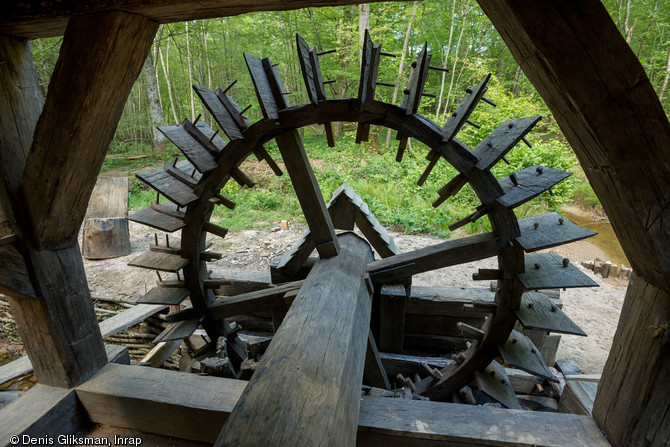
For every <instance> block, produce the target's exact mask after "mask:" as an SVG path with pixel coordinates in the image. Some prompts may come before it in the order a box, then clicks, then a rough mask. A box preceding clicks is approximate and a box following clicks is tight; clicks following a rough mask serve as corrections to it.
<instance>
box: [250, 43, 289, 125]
mask: <svg viewBox="0 0 670 447" xmlns="http://www.w3.org/2000/svg"><path fill="white" fill-rule="evenodd" d="M244 60H245V61H246V63H247V68H248V69H249V74H250V75H251V80H252V81H253V83H254V89H255V90H256V97H257V98H258V104H259V105H260V106H261V111H262V112H263V116H264V117H265V118H269V119H275V120H276V119H279V115H278V114H277V113H278V112H279V110H281V109H284V108H286V104H285V103H284V100H283V98H277V96H276V95H275V94H274V93H273V88H272V85H271V79H270V78H269V77H268V73H267V72H266V70H265V67H264V63H263V60H262V59H259V58H257V57H256V56H252V55H250V54H247V53H244Z"/></svg>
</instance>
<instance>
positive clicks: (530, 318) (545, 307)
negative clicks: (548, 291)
mask: <svg viewBox="0 0 670 447" xmlns="http://www.w3.org/2000/svg"><path fill="white" fill-rule="evenodd" d="M515 313H516V316H517V318H518V319H519V321H520V322H521V324H522V325H523V327H525V328H527V329H538V330H542V331H546V332H560V333H562V334H573V335H581V336H583V337H586V332H584V331H583V330H581V329H580V328H579V326H577V325H576V324H575V323H574V322H573V321H572V320H571V319H570V318H569V317H568V316H567V315H565V313H563V311H562V310H561V309H559V308H558V306H557V305H556V304H554V302H553V301H552V299H551V298H549V297H548V296H547V295H544V294H543V293H539V292H525V293H524V294H523V295H521V307H520V308H519V309H518V310H517V311H515Z"/></svg>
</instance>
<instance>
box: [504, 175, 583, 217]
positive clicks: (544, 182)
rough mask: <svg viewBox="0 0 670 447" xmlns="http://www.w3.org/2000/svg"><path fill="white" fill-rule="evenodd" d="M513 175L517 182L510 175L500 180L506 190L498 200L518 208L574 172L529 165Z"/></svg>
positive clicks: (505, 204)
mask: <svg viewBox="0 0 670 447" xmlns="http://www.w3.org/2000/svg"><path fill="white" fill-rule="evenodd" d="M540 171H541V172H540ZM512 175H515V176H516V179H517V184H514V182H513V181H512V179H511V178H510V177H505V178H502V179H500V180H498V182H499V183H500V186H502V189H503V191H504V192H505V195H503V196H502V197H500V198H498V202H500V203H501V204H502V205H503V206H506V207H508V208H516V207H517V206H519V205H521V204H523V203H526V202H528V201H529V200H531V199H534V198H535V197H537V196H538V195H540V194H542V193H543V192H545V191H547V190H549V189H550V188H551V187H553V186H554V185H556V184H557V183H559V182H561V181H563V180H565V179H566V178H568V177H570V176H571V175H572V174H571V173H569V172H566V171H562V170H560V169H554V168H547V167H545V166H529V167H527V168H525V169H522V170H521V171H519V172H517V173H516V174H512Z"/></svg>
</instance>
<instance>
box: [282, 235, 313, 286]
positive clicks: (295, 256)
mask: <svg viewBox="0 0 670 447" xmlns="http://www.w3.org/2000/svg"><path fill="white" fill-rule="evenodd" d="M314 248H315V245H314V238H313V237H312V233H310V232H309V230H308V231H306V232H304V233H303V234H302V235H301V236H300V239H298V240H297V241H296V243H295V244H294V245H293V247H291V249H290V250H289V251H287V252H286V253H284V254H283V255H282V256H281V258H279V262H278V263H277V265H276V266H275V268H276V269H277V270H281V271H282V273H284V274H286V275H288V276H292V275H295V274H296V273H297V272H298V270H300V268H301V267H302V266H303V265H305V261H307V259H308V258H309V255H310V254H312V251H314Z"/></svg>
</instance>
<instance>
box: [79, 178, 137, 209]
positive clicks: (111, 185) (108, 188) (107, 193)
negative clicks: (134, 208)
mask: <svg viewBox="0 0 670 447" xmlns="http://www.w3.org/2000/svg"><path fill="white" fill-rule="evenodd" d="M127 215H128V177H98V180H96V182H95V186H94V187H93V191H92V192H91V198H90V199H89V200H88V208H86V216H85V217H86V218H96V217H101V218H102V217H126V216H127Z"/></svg>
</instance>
